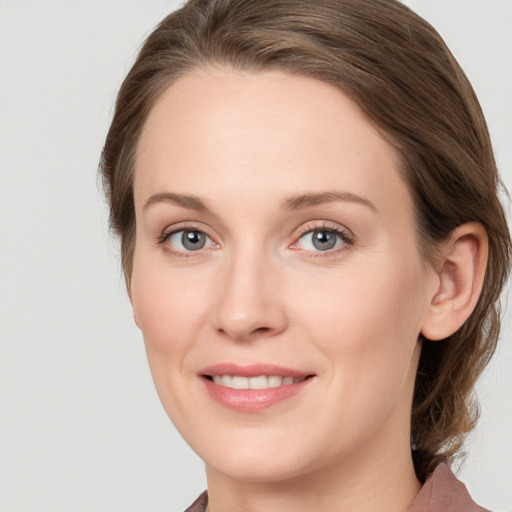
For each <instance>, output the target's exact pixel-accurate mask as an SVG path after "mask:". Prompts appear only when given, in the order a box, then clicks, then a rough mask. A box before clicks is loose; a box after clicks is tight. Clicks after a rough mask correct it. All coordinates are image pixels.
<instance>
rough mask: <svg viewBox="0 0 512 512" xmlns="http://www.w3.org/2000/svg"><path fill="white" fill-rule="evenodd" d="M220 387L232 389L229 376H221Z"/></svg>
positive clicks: (231, 379)
mask: <svg viewBox="0 0 512 512" xmlns="http://www.w3.org/2000/svg"><path fill="white" fill-rule="evenodd" d="M221 379H222V380H221V385H222V386H224V387H226V388H232V387H233V383H232V381H233V378H232V377H231V375H222V377H221Z"/></svg>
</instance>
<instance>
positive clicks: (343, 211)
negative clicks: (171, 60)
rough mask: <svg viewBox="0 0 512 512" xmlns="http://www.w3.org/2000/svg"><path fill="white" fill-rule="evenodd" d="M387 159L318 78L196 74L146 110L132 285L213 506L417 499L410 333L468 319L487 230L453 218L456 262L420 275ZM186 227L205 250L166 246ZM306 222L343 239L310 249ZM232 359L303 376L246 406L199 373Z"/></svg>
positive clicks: (297, 507) (380, 505) (406, 197)
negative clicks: (298, 383)
mask: <svg viewBox="0 0 512 512" xmlns="http://www.w3.org/2000/svg"><path fill="white" fill-rule="evenodd" d="M398 168H399V164H398V159H397V154H396V152H395V150H394V148H393V147H392V146H390V145H389V144H388V143H387V142H386V141H385V140H384V139H383V137H382V136H381V135H380V133H379V132H378V131H377V130H376V129H375V128H374V127H373V126H372V124H371V123H370V122H369V121H368V120H367V119H366V118H365V117H364V116H363V114H362V113H361V111H360V110H359V109H358V107H357V106H356V105H355V104H354V103H353V102H352V101H351V100H350V99H349V98H348V97H347V96H345V95H344V94H343V93H342V92H340V91H339V90H338V89H336V88H334V87H333V86H331V85H329V84H326V83H323V82H320V81H316V80H314V79H311V78H306V77H300V76H292V75H289V74H286V73H283V72H277V71H273V72H262V73H258V74H253V73H241V72H235V71H232V70H229V69H209V70H201V71H196V72H193V73H190V74H188V75H186V76H184V77H181V78H180V79H179V80H177V81H176V82H175V83H174V84H173V85H172V86H171V87H169V89H168V90H167V91H166V92H165V93H164V94H163V95H162V97H161V98H160V99H159V101H158V102H157V104H156V105H155V106H154V108H153V109H152V111H151V112H150V115H149V117H148V119H147V121H146V124H145V126H144V129H143V132H142V135H141V139H140V144H139V148H138V153H137V161H136V172H135V181H134V194H135V208H136V218H137V225H136V244H135V255H134V262H133V263H134V264H133V274H132V278H131V281H130V283H129V293H130V298H131V301H132V305H133V311H134V317H135V321H136V322H137V324H138V325H139V327H140V328H141V330H142V333H143V335H144V340H145V344H146V350H147V355H148V360H149V364H150V368H151V372H152V375H153V379H154V382H155V385H156V389H157V391H158V393H159V396H160V399H161V401H162V404H163V406H164V408H165V410H166V412H167V413H168V415H169V417H170V418H171V420H172V421H173V423H174V424H175V425H176V427H177V428H178V430H179V431H180V433H181V434H182V435H183V437H184V438H185V440H186V441H187V442H188V443H189V444H190V446H191V447H192V448H193V449H194V450H195V451H196V452H197V453H198V454H199V456H200V457H201V458H202V459H203V460H204V461H205V464H206V470H207V478H208V491H209V500H210V502H209V507H210V511H211V512H220V511H222V512H230V511H237V512H239V511H241V510H243V511H245V512H249V511H260V510H265V511H273V510H276V511H277V510H279V511H280V512H283V511H288V510H290V511H291V510H293V511H301V510H325V511H329V510H351V511H353V512H354V511H355V512H357V511H363V510H364V511H371V510H379V511H381V510H387V511H405V510H406V509H407V507H408V506H409V505H410V503H411V502H412V501H413V499H414V497H415V496H416V494H417V492H418V490H419V488H420V484H419V482H418V481H417V479H416V477H415V474H414V469H413V465H412V461H411V455H410V428H409V423H410V415H411V403H412V393H413V386H414V379H415V375H416V369H417V364H418V358H419V353H420V348H421V347H420V343H419V342H418V336H419V334H420V333H421V332H424V333H428V334H430V335H431V336H432V339H435V336H439V337H444V336H446V335H447V334H446V331H447V330H449V329H452V328H453V326H457V325H459V324H460V323H461V322H462V321H463V320H464V319H465V317H467V314H469V312H470V310H471V308H472V305H474V302H475V300H476V299H475V298H474V296H475V294H476V296H477V295H478V291H479V289H478V288H479V284H478V279H477V282H476V285H474V286H473V284H472V283H473V276H475V275H476V276H480V274H481V273H482V266H483V268H485V254H484V255H483V256H482V255H481V254H482V252H485V251H484V249H485V243H484V242H485V233H482V231H481V230H480V231H479V228H478V226H466V227H463V228H461V231H460V232H458V233H456V234H455V235H454V237H452V239H451V240H450V241H449V246H448V245H447V249H446V251H445V252H446V254H454V255H459V259H458V260H456V258H453V261H450V262H449V263H450V264H449V265H448V264H444V263H441V264H440V266H439V268H438V269H437V270H433V269H429V268H428V266H427V265H426V263H425V262H424V261H422V258H421V256H420V251H419V248H418V241H417V236H416V230H415V225H414V215H413V203H412V199H411V194H410V193H409V190H408V189H407V186H406V184H405V183H404V181H403V179H402V178H401V176H400V174H399V171H398ZM331 192H336V194H338V197H337V198H334V196H333V195H332V194H331V195H326V193H331ZM161 194H177V195H180V197H181V196H187V197H192V198H196V199H197V198H199V199H200V200H201V202H202V205H203V208H201V209H198V208H197V206H198V204H197V202H194V201H191V200H188V201H186V200H184V199H183V198H182V197H181V198H180V199H179V200H177V199H176V197H174V199H173V200H171V199H163V198H162V196H160V195H161ZM312 194H321V196H318V197H316V201H311V195H312ZM343 194H344V195H343ZM347 194H349V195H347ZM155 196H156V197H155ZM298 196H306V198H309V199H310V200H309V201H308V200H307V199H306V200H305V199H304V198H303V199H302V201H295V204H293V201H292V200H290V198H297V197H298ZM356 196H357V200H356ZM150 198H153V199H150ZM286 201H288V202H287V203H286ZM283 203H286V204H285V206H287V208H283ZM185 227H186V228H187V229H190V230H199V231H202V232H204V233H206V235H207V236H208V239H207V240H208V241H207V243H206V245H205V247H204V248H203V249H201V250H198V251H188V252H187V251H186V250H185V248H184V247H183V246H182V245H180V235H179V234H178V235H176V236H174V237H172V238H169V237H167V238H165V237H166V235H167V234H168V233H169V232H172V231H174V232H177V231H179V230H180V229H181V230H183V229H184V228H185ZM314 229H317V230H320V231H322V230H323V231H325V230H331V231H332V230H335V229H338V230H341V231H342V232H343V233H344V236H345V237H346V240H345V241H343V239H341V238H340V239H337V247H336V248H334V249H333V250H328V251H319V250H318V249H316V248H315V247H314V246H312V245H311V240H310V235H308V234H306V235H305V234H304V233H307V232H308V231H311V230H314ZM475 233H476V234H475ZM482 247H483V249H482ZM460 262H462V264H461V265H459V263H460ZM459 268H462V269H465V272H466V273H465V274H462V272H459ZM479 272H480V274H479ZM468 282H469V283H470V285H469V288H468V285H467V283H468ZM463 293H466V300H463V298H462V299H461V294H463ZM455 298H458V300H459V303H460V304H463V306H459V307H455V306H453V300H452V302H450V300H451V299H455ZM447 304H448V305H447ZM468 311H469V312H468ZM447 315H451V316H449V318H447ZM457 315H458V316H457ZM448 320H451V321H452V324H453V326H452V324H450V323H449V322H448ZM447 322H448V326H447V327H443V326H446V325H447ZM436 329H437V330H436ZM224 362H234V363H237V364H240V365H248V364H255V363H270V364H276V365H281V366H286V367H291V368H295V369H299V370H302V371H305V372H308V374H314V377H313V378H312V379H311V381H310V382H309V383H308V385H307V386H306V387H305V388H304V390H303V391H302V392H301V393H299V394H298V395H296V396H294V397H291V398H289V399H287V400H283V401H281V402H279V403H277V404H274V405H273V406H271V407H269V408H266V409H264V410H261V411H257V412H254V411H252V412H244V411H238V410H232V409H229V408H226V407H225V406H223V405H220V404H219V403H217V402H215V401H214V400H212V399H211V398H210V396H209V395H208V394H207V393H206V392H205V390H204V386H203V383H202V381H201V378H200V377H199V376H198V372H200V370H201V369H202V368H204V367H206V366H209V365H212V364H216V363H224Z"/></svg>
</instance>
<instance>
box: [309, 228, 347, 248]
mask: <svg viewBox="0 0 512 512" xmlns="http://www.w3.org/2000/svg"><path fill="white" fill-rule="evenodd" d="M342 243H343V239H342V238H341V236H340V235H339V234H338V233H337V232H336V231H333V230H330V229H316V230H313V231H309V232H308V233H306V234H304V235H302V236H301V238H300V245H301V246H302V248H303V249H305V250H306V251H329V250H331V249H336V248H337V247H339V246H340V245H341V244H342Z"/></svg>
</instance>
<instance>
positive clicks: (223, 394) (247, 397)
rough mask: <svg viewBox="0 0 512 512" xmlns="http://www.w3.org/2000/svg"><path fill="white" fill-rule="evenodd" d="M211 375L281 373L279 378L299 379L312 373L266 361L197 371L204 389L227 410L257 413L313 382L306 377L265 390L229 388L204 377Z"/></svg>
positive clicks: (218, 366)
mask: <svg viewBox="0 0 512 512" xmlns="http://www.w3.org/2000/svg"><path fill="white" fill-rule="evenodd" d="M213 375H239V376H242V377H257V376H259V375H266V376H271V375H280V376H282V377H294V378H301V377H308V376H312V374H311V373H307V372H302V371H299V370H294V369H292V368H285V367H283V366H275V365H267V364H256V365H249V366H239V365H236V364H231V363H225V364H224V363H223V364H218V365H214V366H209V367H208V368H205V369H204V370H202V371H201V372H200V376H201V378H202V379H201V380H202V382H203V384H204V386H205V388H206V390H207V391H208V393H209V395H210V396H211V397H212V398H213V399H214V400H215V401H217V402H218V403H220V404H222V405H224V406H226V407H228V408H230V409H235V410H238V411H244V412H256V411H261V410H263V409H266V408H268V407H271V406H272V405H274V404H276V403H278V402H280V401H282V400H285V399H287V398H290V397H292V396H295V395H297V394H298V393H300V392H301V391H302V390H303V389H304V388H305V387H306V386H308V385H309V383H310V382H311V381H312V379H311V378H307V379H305V380H303V381H302V382H297V383H296V384H288V385H284V386H279V387H277V388H268V389H232V388H227V387H224V386H220V385H218V384H215V383H214V382H213V381H211V380H209V379H208V378H206V376H213Z"/></svg>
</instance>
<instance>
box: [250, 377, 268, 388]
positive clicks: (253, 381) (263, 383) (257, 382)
mask: <svg viewBox="0 0 512 512" xmlns="http://www.w3.org/2000/svg"><path fill="white" fill-rule="evenodd" d="M249 387H250V388H251V389H267V388H268V379H267V377H265V375H260V376H259V377H251V378H250V379H249Z"/></svg>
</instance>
